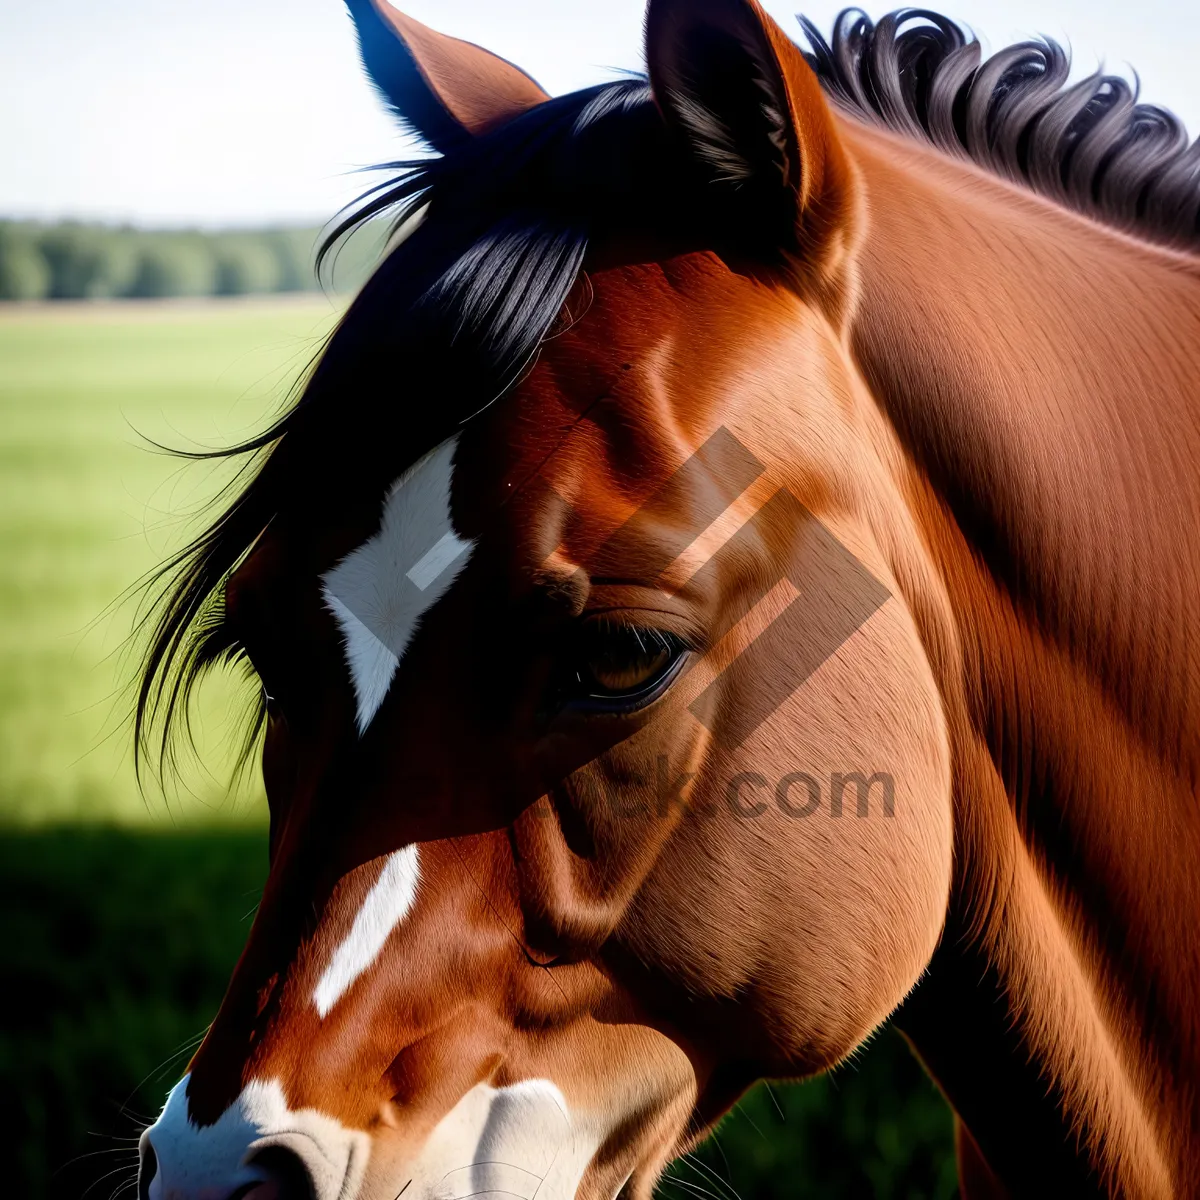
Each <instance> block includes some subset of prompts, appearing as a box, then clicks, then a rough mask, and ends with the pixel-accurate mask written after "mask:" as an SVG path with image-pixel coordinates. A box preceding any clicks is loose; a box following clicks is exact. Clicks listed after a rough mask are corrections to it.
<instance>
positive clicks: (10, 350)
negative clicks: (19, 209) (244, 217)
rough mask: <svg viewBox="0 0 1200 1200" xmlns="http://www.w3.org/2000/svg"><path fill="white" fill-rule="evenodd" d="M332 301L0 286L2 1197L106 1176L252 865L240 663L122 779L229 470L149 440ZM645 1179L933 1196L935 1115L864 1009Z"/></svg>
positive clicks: (303, 332)
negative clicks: (815, 1056) (688, 1153)
mask: <svg viewBox="0 0 1200 1200" xmlns="http://www.w3.org/2000/svg"><path fill="white" fill-rule="evenodd" d="M336 317H337V308H336V306H335V304H334V303H333V302H330V301H328V300H325V299H324V298H322V297H320V296H308V297H296V298H278V297H277V298H274V299H269V300H267V299H256V300H237V301H225V302H215V301H214V302H199V301H191V302H160V303H157V304H142V303H138V302H123V303H107V304H103V303H102V304H83V305H74V304H60V305H45V306H2V305H0V936H2V937H3V940H4V945H5V946H6V953H5V955H4V956H3V958H2V961H0V994H3V995H4V996H5V997H6V1004H5V1017H4V1020H3V1023H2V1024H0V1122H2V1123H3V1128H5V1129H6V1131H8V1133H9V1135H10V1136H11V1137H12V1139H13V1142H12V1146H13V1150H12V1152H11V1153H10V1156H9V1158H10V1165H9V1174H8V1180H9V1190H10V1192H11V1193H12V1194H14V1195H20V1196H23V1197H30V1198H35V1200H36V1198H38V1197H43V1196H63V1197H66V1196H81V1195H84V1194H87V1195H89V1196H95V1197H100V1198H101V1200H104V1198H105V1197H108V1196H110V1194H112V1193H113V1192H114V1190H116V1189H118V1188H119V1185H121V1184H122V1183H123V1182H124V1181H125V1178H126V1175H125V1174H123V1173H122V1172H123V1171H124V1170H125V1169H126V1167H127V1164H128V1162H129V1161H130V1154H131V1146H132V1140H131V1139H132V1138H133V1137H134V1135H135V1134H136V1132H137V1129H138V1122H139V1121H140V1120H144V1119H152V1116H153V1113H154V1111H155V1110H156V1108H157V1106H158V1105H159V1104H160V1103H161V1099H162V1096H163V1095H164V1093H165V1090H166V1088H167V1087H168V1086H169V1084H170V1082H171V1081H172V1080H173V1079H174V1078H177V1077H178V1074H179V1071H180V1070H181V1066H182V1063H183V1062H185V1061H186V1055H187V1052H188V1048H189V1047H190V1046H191V1045H192V1044H193V1043H194V1040H195V1037H196V1036H197V1035H198V1034H199V1033H200V1032H202V1030H203V1027H204V1023H205V1021H206V1020H208V1019H209V1018H210V1017H211V1015H212V1013H213V1011H214V1010H215V1008H216V1006H217V1004H218V1003H219V1002H220V997H221V993H222V991H223V988H224V984H225V980H226V979H227V977H228V974H229V972H230V970H231V969H232V966H233V964H234V962H235V961H236V959H237V955H238V952H239V949H240V947H241V943H242V941H243V940H244V938H245V935H246V932H247V930H248V928H249V921H250V919H251V917H252V914H253V909H254V905H255V900H256V896H257V893H258V891H259V889H260V888H261V885H262V880H263V878H264V875H265V870H266V855H265V837H264V804H263V799H262V795H261V787H260V785H259V784H258V783H257V782H256V779H255V777H254V775H253V773H251V776H250V778H249V779H248V780H247V782H246V783H245V785H243V786H241V787H240V788H236V789H231V788H230V787H229V785H228V770H229V766H230V763H229V759H228V756H227V755H226V754H225V753H223V751H222V745H223V742H224V740H225V734H226V733H227V732H228V730H229V727H230V723H231V722H232V721H234V720H236V717H237V714H238V712H239V711H240V706H241V703H242V701H243V700H244V699H245V689H246V687H247V686H248V685H247V684H246V683H245V682H244V681H240V680H238V679H237V678H230V679H217V680H214V681H213V682H212V684H211V685H209V686H208V687H206V689H205V692H204V695H203V697H202V702H201V705H200V717H201V719H200V722H199V725H198V742H199V755H198V759H197V761H195V762H192V763H190V764H188V765H187V769H186V770H185V773H184V780H183V782H182V783H181V784H180V785H178V786H174V787H171V788H168V789H167V790H166V791H165V792H164V791H163V790H161V789H159V788H158V787H157V786H156V785H155V782H154V780H153V779H152V778H151V779H148V780H147V781H145V782H146V786H145V787H144V788H143V789H139V786H138V782H137V780H136V779H135V778H134V775H133V768H132V761H131V755H130V748H129V729H128V719H127V718H128V711H129V694H128V690H127V683H128V680H129V678H130V672H131V670H132V668H133V665H134V663H135V661H136V648H137V646H136V640H135V642H134V643H132V644H131V643H130V642H129V640H128V639H129V635H130V632H131V629H132V628H133V626H134V622H135V620H136V617H137V613H138V595H137V593H136V591H132V592H131V589H132V588H134V587H135V585H136V584H137V582H138V580H139V579H140V578H142V577H143V576H144V575H145V573H146V572H147V571H149V570H151V569H152V568H153V567H154V566H155V564H156V563H158V562H159V561H160V560H161V559H162V557H163V556H164V555H165V554H166V553H168V552H169V551H170V550H172V549H174V548H176V547H178V546H179V545H180V544H181V543H182V542H183V540H184V539H185V538H186V537H187V535H188V533H189V532H190V531H193V530H195V529H196V528H197V522H198V521H199V520H200V519H201V516H202V513H203V509H204V505H205V502H206V501H208V500H209V499H211V498H212V496H213V495H214V493H215V491H216V489H217V488H218V487H219V486H220V484H221V482H222V481H227V480H228V478H229V468H227V467H225V468H216V469H214V468H213V467H212V466H211V465H203V464H201V465H199V466H197V465H186V464H181V463H180V462H179V461H178V460H177V459H174V458H172V457H170V456H169V455H166V454H163V453H161V452H159V451H156V450H154V449H153V448H152V446H151V443H152V442H157V443H161V444H165V445H172V446H182V447H191V448H196V447H202V446H206V447H214V446H220V445H225V444H229V443H230V442H232V441H236V440H237V439H238V438H240V437H243V436H245V435H246V434H247V433H248V432H250V431H252V430H255V429H258V428H260V427H261V426H262V424H263V422H264V421H265V420H266V418H267V417H268V416H269V415H270V414H271V413H273V412H275V411H277V410H278V409H279V407H280V406H281V405H282V404H283V403H285V401H286V397H287V393H288V387H289V385H290V383H291V382H292V380H293V379H294V378H295V377H296V376H297V375H298V374H299V373H300V372H301V371H302V370H303V368H304V366H305V364H306V363H307V362H308V361H309V360H310V358H311V356H312V355H313V354H314V353H315V351H316V350H317V349H318V348H319V346H320V344H321V340H322V338H323V337H324V335H325V334H326V333H327V332H328V330H329V329H330V328H331V327H332V325H333V323H334V321H335V320H336ZM222 472H224V473H222ZM123 597H124V599H123V600H122V598H123ZM112 1171H116V1172H117V1173H116V1174H111V1175H109V1174H108V1172H112ZM661 1191H662V1194H663V1196H675V1197H679V1198H680V1200H689V1198H692V1200H696V1198H699V1197H702V1196H705V1195H708V1196H711V1197H713V1200H734V1197H735V1196H740V1197H741V1198H742V1200H771V1198H775V1197H779V1198H781V1200H782V1198H783V1197H787V1198H789V1200H790V1198H791V1197H803V1196H828V1195H838V1196H855V1197H857V1196H863V1197H866V1196H878V1197H906V1198H909V1197H911V1198H915V1197H949V1196H951V1195H953V1194H954V1191H955V1183H954V1171H953V1149H952V1136H951V1118H950V1113H949V1110H948V1109H947V1107H946V1105H945V1103H944V1102H943V1101H942V1099H941V1097H940V1096H939V1095H938V1093H937V1091H936V1089H935V1088H934V1087H933V1085H932V1084H931V1083H929V1081H928V1080H927V1079H926V1077H925V1076H924V1074H923V1073H922V1071H921V1069H920V1067H919V1066H918V1064H917V1063H916V1061H915V1060H914V1059H913V1058H912V1057H911V1056H910V1055H909V1054H908V1052H907V1050H906V1048H905V1047H904V1046H903V1044H902V1042H901V1040H900V1038H899V1036H898V1035H896V1034H895V1033H893V1032H891V1031H890V1030H884V1031H883V1032H881V1033H880V1034H879V1035H878V1036H877V1037H876V1038H875V1039H874V1040H873V1041H872V1043H871V1044H870V1045H869V1046H868V1047H867V1048H866V1049H864V1050H863V1051H861V1052H860V1053H859V1054H858V1055H856V1056H855V1058H854V1059H853V1061H852V1062H851V1063H850V1064H848V1065H846V1066H844V1067H842V1068H840V1069H839V1070H838V1071H837V1072H835V1073H833V1074H832V1075H830V1076H828V1077H825V1078H823V1079H820V1080H817V1081H813V1082H809V1083H805V1084H799V1085H776V1086H773V1087H772V1088H771V1089H769V1090H768V1089H765V1088H762V1087H760V1088H758V1089H756V1090H755V1091H754V1092H752V1093H751V1094H750V1095H749V1096H748V1097H747V1098H746V1099H745V1100H743V1101H742V1103H741V1104H739V1106H738V1108H737V1109H736V1110H735V1112H734V1113H733V1114H732V1115H731V1116H730V1117H729V1118H728V1119H727V1120H726V1121H725V1122H724V1123H723V1124H722V1126H721V1129H720V1131H719V1135H718V1137H717V1138H716V1139H714V1140H712V1141H710V1142H709V1143H708V1144H707V1145H706V1146H705V1147H703V1148H702V1149H701V1150H700V1151H699V1152H698V1154H697V1156H696V1157H695V1160H694V1161H687V1162H684V1163H681V1164H679V1165H677V1166H676V1167H675V1168H673V1170H672V1172H671V1177H670V1178H669V1179H667V1180H665V1181H664V1183H663V1185H662V1189H661Z"/></svg>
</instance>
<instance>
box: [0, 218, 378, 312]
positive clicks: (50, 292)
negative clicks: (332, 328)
mask: <svg viewBox="0 0 1200 1200" xmlns="http://www.w3.org/2000/svg"><path fill="white" fill-rule="evenodd" d="M320 234H321V231H320V229H317V228H311V227H305V228H288V227H279V228H270V229H239V230H226V231H219V232H209V231H205V230H199V229H178V230H166V229H138V228H134V227H132V226H111V225H95V224H85V223H82V222H77V221H63V222H58V223H54V224H50V223H42V222H37V221H3V220H0V300H90V299H111V298H124V297H128V298H137V299H157V298H159V297H166V296H240V295H251V294H255V293H267V292H305V291H316V290H318V289H319V287H320V284H319V283H318V280H317V276H316V270H315V267H314V262H315V256H316V247H317V243H318V239H319V237H320ZM383 241H384V234H383V230H382V229H381V228H380V227H379V226H378V223H377V224H376V225H375V227H371V226H368V227H367V228H364V229H363V230H361V231H360V232H358V233H356V234H355V235H354V236H352V237H351V238H350V239H349V241H348V242H346V243H345V245H344V246H342V247H341V248H340V249H339V250H338V252H337V254H336V257H335V258H333V259H332V260H331V262H332V265H331V266H330V267H327V268H325V269H324V270H323V272H322V274H323V275H324V276H325V279H324V284H325V286H328V287H332V288H333V290H335V291H349V290H353V289H355V288H357V287H358V286H359V285H360V284H361V283H362V281H363V280H364V279H365V278H366V276H367V275H368V274H369V273H370V270H371V268H372V267H373V266H374V265H375V263H376V262H378V260H379V255H380V253H381V250H382V246H383Z"/></svg>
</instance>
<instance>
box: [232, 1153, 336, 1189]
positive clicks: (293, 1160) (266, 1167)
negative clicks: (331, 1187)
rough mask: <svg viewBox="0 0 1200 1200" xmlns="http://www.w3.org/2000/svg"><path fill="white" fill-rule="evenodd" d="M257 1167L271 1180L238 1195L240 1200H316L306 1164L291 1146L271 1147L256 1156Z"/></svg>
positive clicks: (255, 1185)
mask: <svg viewBox="0 0 1200 1200" xmlns="http://www.w3.org/2000/svg"><path fill="white" fill-rule="evenodd" d="M254 1166H256V1167H258V1168H259V1169H260V1170H262V1171H264V1172H265V1173H266V1174H267V1176H268V1177H269V1178H268V1180H267V1182H265V1183H258V1184H254V1185H252V1186H251V1187H249V1188H247V1189H246V1190H245V1191H244V1192H238V1193H237V1197H236V1200H242V1198H243V1197H244V1200H316V1192H315V1191H314V1189H313V1184H312V1177H311V1176H310V1175H309V1173H308V1168H307V1167H306V1166H305V1165H304V1160H303V1159H302V1158H301V1157H300V1156H299V1155H298V1154H297V1153H296V1152H295V1151H293V1150H290V1149H289V1148H288V1147H287V1146H268V1147H266V1149H264V1150H261V1151H259V1153H258V1154H256V1155H255V1156H254Z"/></svg>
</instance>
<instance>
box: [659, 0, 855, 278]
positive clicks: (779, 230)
mask: <svg viewBox="0 0 1200 1200" xmlns="http://www.w3.org/2000/svg"><path fill="white" fill-rule="evenodd" d="M646 60H647V64H648V66H649V70H650V82H651V86H652V88H653V91H654V97H655V101H656V102H657V104H658V106H659V109H660V110H661V111H662V113H663V116H664V118H665V119H666V121H667V123H668V125H670V126H671V127H673V128H674V129H675V130H676V131H677V133H678V135H679V136H680V137H681V138H682V139H683V140H684V142H685V143H686V145H687V147H688V150H689V151H690V156H691V157H692V159H693V160H694V161H695V162H696V163H697V164H698V166H699V168H700V170H701V172H702V175H703V177H704V178H705V182H706V183H707V185H708V188H707V189H706V190H707V191H708V192H709V194H710V195H713V194H716V195H718V196H720V198H721V199H722V200H723V201H724V202H725V205H726V207H727V208H732V209H733V210H734V212H733V213H731V214H730V215H731V216H732V217H733V218H734V219H735V220H736V221H737V222H738V223H739V224H740V225H741V226H742V227H743V228H744V229H745V230H746V231H747V232H750V233H752V234H754V235H757V236H765V238H766V239H768V240H769V241H770V243H771V246H772V247H773V248H775V249H783V250H785V251H790V252H793V253H796V252H801V253H806V254H811V253H812V252H813V251H814V250H815V249H816V248H817V247H818V246H819V245H820V244H821V243H823V242H828V241H829V239H830V237H831V234H832V232H833V230H834V229H835V228H839V227H840V226H841V225H842V224H843V223H844V222H846V221H848V220H849V217H850V208H851V205H850V197H851V194H852V190H853V189H852V184H851V173H850V168H849V164H848V160H847V157H846V154H845V151H844V150H843V148H842V145H841V142H840V140H839V138H838V134H837V130H836V129H835V127H834V123H833V116H832V114H831V112H830V110H829V106H828V104H827V103H826V100H825V97H824V95H823V93H822V91H821V85H820V84H819V83H818V82H817V77H816V75H815V74H814V73H813V71H812V68H811V67H809V65H808V63H807V62H806V61H805V60H804V56H803V54H801V52H800V50H799V48H798V47H797V46H796V45H795V44H794V43H793V42H792V41H791V39H790V38H789V37H788V36H787V34H785V33H784V32H783V30H782V29H780V28H779V26H778V25H777V24H776V23H775V22H774V21H773V20H772V19H771V18H770V17H769V16H768V15H767V14H766V13H765V12H764V11H763V10H762V8H761V7H760V6H759V4H758V3H757V2H756V0H650V7H649V11H648V12H647V15H646Z"/></svg>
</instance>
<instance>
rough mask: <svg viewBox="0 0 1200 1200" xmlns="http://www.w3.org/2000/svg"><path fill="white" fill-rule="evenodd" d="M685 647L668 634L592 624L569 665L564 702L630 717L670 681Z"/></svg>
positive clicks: (676, 672) (661, 692) (669, 683)
mask: <svg viewBox="0 0 1200 1200" xmlns="http://www.w3.org/2000/svg"><path fill="white" fill-rule="evenodd" d="M686 655H687V647H686V646H684V644H683V643H682V642H681V641H680V640H679V639H678V638H677V637H675V636H674V635H673V634H670V633H665V632H663V631H662V630H659V629H640V628H637V627H635V626H632V625H615V624H611V623H606V622H592V623H589V625H588V626H587V627H585V632H584V634H583V636H582V637H581V639H580V643H579V645H578V646H577V647H576V649H575V651H574V653H573V655H572V659H573V661H572V662H571V663H570V665H569V672H568V674H569V675H570V676H571V678H570V679H568V681H567V682H568V687H567V691H568V693H569V694H568V696H567V697H566V699H567V702H568V703H569V704H571V705H572V707H578V708H583V709H590V710H591V711H599V712H634V711H636V710H637V709H639V708H643V707H644V706H645V705H647V704H649V703H651V702H652V701H654V700H657V699H658V697H659V696H661V695H662V694H663V693H664V692H665V691H666V690H667V688H668V687H669V686H670V685H671V683H672V682H673V681H674V679H675V676H676V675H677V674H678V669H679V667H680V665H681V664H682V663H683V661H684V659H685V657H686Z"/></svg>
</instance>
